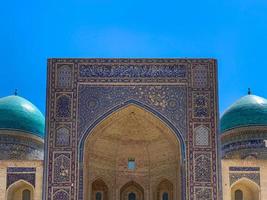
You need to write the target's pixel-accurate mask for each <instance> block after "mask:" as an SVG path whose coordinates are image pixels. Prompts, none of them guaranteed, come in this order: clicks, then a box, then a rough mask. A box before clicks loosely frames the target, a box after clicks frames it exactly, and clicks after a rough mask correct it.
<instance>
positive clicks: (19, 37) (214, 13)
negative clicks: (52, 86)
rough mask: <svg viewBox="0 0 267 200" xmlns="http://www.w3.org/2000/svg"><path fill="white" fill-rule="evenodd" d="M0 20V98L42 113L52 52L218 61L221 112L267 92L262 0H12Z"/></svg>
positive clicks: (266, 4)
mask: <svg viewBox="0 0 267 200" xmlns="http://www.w3.org/2000/svg"><path fill="white" fill-rule="evenodd" d="M0 17H1V18H0V25H1V31H0V40H1V45H0V58H1V64H0V75H1V78H0V97H2V96H7V95H10V94H12V93H13V91H14V89H15V88H18V91H19V95H21V96H23V97H25V98H27V99H28V100H30V101H31V102H33V103H34V104H35V105H36V106H37V107H39V108H40V110H41V111H42V112H43V113H44V112H45V95H46V61H47V58H50V57H178V58H180V57H181V58H184V57H190V58H191V57H192V58H193V57H198V58H199V57H201V58H206V57H207V58H216V59H218V63H219V100H220V102H219V103H220V112H221V113H222V112H223V111H224V110H225V109H226V108H227V107H228V106H229V105H230V104H231V103H232V102H233V101H235V100H236V99H238V98H239V97H241V96H243V95H245V94H246V92H247V88H248V87H251V88H252V92H253V93H254V94H257V95H259V96H263V97H267V84H266V82H267V81H266V78H267V76H266V74H267V59H266V58H267V50H266V47H267V1H266V0H234V1H231V0H206V1H199V0H196V1H193V0H184V1H180V0H175V1H174V0H173V1H172V0H165V1H156V0H154V1H151V0H146V1H145V0H124V1H122V0H121V1H119V0H113V1H111V0H64V1H63V0H62V1H61V0H44V1H38V0H26V1H21V0H17V1H16V0H15V1H12V0H11V1H4V2H2V3H1V12H0Z"/></svg>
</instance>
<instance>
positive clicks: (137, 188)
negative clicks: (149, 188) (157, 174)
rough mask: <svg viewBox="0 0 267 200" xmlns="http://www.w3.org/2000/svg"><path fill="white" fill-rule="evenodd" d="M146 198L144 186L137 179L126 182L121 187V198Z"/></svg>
mask: <svg viewBox="0 0 267 200" xmlns="http://www.w3.org/2000/svg"><path fill="white" fill-rule="evenodd" d="M133 197H135V199H136V200H137V199H138V200H144V188H143V187H142V186H141V185H139V184H138V183H137V182H135V181H130V182H128V183H126V184H125V185H124V186H122V187H121V189H120V200H134V199H133Z"/></svg>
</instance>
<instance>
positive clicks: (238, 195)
mask: <svg viewBox="0 0 267 200" xmlns="http://www.w3.org/2000/svg"><path fill="white" fill-rule="evenodd" d="M235 200H243V192H242V191H241V190H236V191H235Z"/></svg>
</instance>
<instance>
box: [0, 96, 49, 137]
mask: <svg viewBox="0 0 267 200" xmlns="http://www.w3.org/2000/svg"><path fill="white" fill-rule="evenodd" d="M44 128H45V118H44V116H43V114H42V113H41V112H40V110H39V109H38V108H37V107H36V106H35V105H33V104H32V103H31V102H29V101H28V100H26V99H24V98H22V97H20V96H17V95H12V96H7V97H3V98H0V129H7V130H20V131H24V132H28V133H31V134H34V135H37V136H39V137H42V138H43V137H44Z"/></svg>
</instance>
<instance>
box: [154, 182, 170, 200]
mask: <svg viewBox="0 0 267 200" xmlns="http://www.w3.org/2000/svg"><path fill="white" fill-rule="evenodd" d="M156 190H157V192H156V194H157V198H156V199H157V200H173V199H174V198H173V184H172V182H171V181H169V180H168V179H163V180H162V181H161V182H160V183H159V184H158V185H157V188H156Z"/></svg>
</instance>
